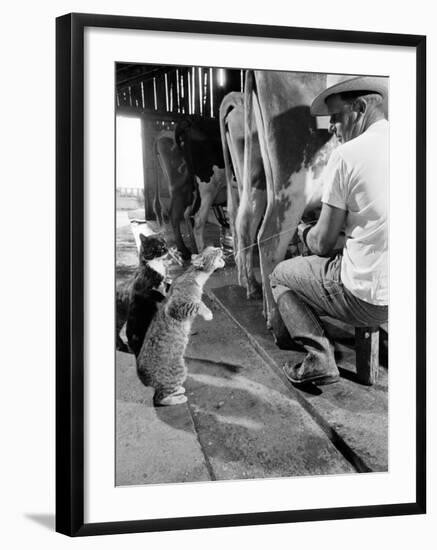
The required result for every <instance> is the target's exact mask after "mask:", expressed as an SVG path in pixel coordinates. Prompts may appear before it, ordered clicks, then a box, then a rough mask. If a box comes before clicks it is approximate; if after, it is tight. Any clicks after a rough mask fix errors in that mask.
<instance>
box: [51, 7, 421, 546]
mask: <svg viewBox="0 0 437 550" xmlns="http://www.w3.org/2000/svg"><path fill="white" fill-rule="evenodd" d="M85 27H106V28H112V29H137V30H155V31H173V32H182V33H184V32H189V33H201V34H205V33H206V34H213V35H214V34H221V35H228V36H233V35H239V36H245V37H264V38H282V39H298V40H312V41H322V42H323V41H326V42H331V41H334V42H340V43H345V44H347V43H350V44H356V43H360V44H375V45H390V46H403V47H408V48H414V50H415V52H416V61H417V73H416V93H417V95H416V155H417V156H416V166H417V169H416V197H417V207H416V220H417V221H416V250H417V264H416V277H417V278H416V280H417V287H416V293H417V294H416V304H417V306H416V326H417V333H416V341H417V347H416V366H415V369H416V381H417V386H416V388H417V389H416V437H417V440H416V499H415V501H414V502H405V503H397V504H387V505H371V506H357V507H342V508H328V509H315V510H314V509H312V510H294V511H271V512H262V513H243V514H229V515H217V516H198V517H175V518H164V519H145V520H141V521H121V522H108V523H84V336H83V333H84V306H83V302H84V300H83V299H84V177H83V173H84V29H85ZM56 72H57V76H56V133H57V145H56V159H57V163H56V181H57V187H56V208H57V214H56V231H57V235H56V276H57V287H56V342H57V351H56V396H57V400H56V464H57V469H56V530H57V531H58V532H60V533H64V534H66V535H69V536H86V535H98V534H115V533H134V532H146V531H161V530H177V529H199V528H208V527H225V526H240V525H258V524H274V523H288V522H297V521H321V520H332V519H346V518H365V517H381V516H392V515H408V514H423V513H425V511H426V439H425V434H426V402H425V396H426V386H425V384H426V379H425V364H426V341H425V339H426V336H425V334H426V309H425V308H426V305H425V304H426V256H425V249H426V234H425V228H426V208H425V199H426V191H425V177H426V164H425V163H426V153H425V152H426V107H425V105H426V37H425V36H417V35H401V34H386V33H371V32H356V31H339V30H326V29H311V28H295V27H282V26H264V25H249V24H235V23H222V22H207V21H184V20H172V19H154V18H142V17H124V16H112V15H95V14H68V15H64V16H62V17H59V18H57V21H56Z"/></svg>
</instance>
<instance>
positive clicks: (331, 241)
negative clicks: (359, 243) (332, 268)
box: [297, 203, 346, 256]
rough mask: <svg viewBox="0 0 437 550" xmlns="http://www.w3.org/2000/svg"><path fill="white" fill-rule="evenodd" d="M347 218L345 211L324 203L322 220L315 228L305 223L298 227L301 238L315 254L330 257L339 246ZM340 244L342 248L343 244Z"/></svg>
mask: <svg viewBox="0 0 437 550" xmlns="http://www.w3.org/2000/svg"><path fill="white" fill-rule="evenodd" d="M345 218H346V211H345V210H341V209H340V208H336V207H335V206H330V205H329V204H325V203H323V205H322V211H321V213H320V218H319V219H318V221H317V223H316V225H315V226H313V227H311V226H308V224H305V223H303V222H302V223H300V224H299V225H298V227H297V231H298V235H299V238H300V239H301V240H302V241H303V242H304V244H305V245H306V246H307V248H308V249H309V251H310V252H312V253H313V254H317V255H318V256H328V255H329V254H331V253H332V252H333V250H334V247H335V246H336V244H337V239H338V237H339V236H340V232H341V229H342V228H343V226H344V222H345ZM302 226H303V227H302ZM339 244H340V246H341V242H340V243H339Z"/></svg>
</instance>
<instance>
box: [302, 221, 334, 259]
mask: <svg viewBox="0 0 437 550" xmlns="http://www.w3.org/2000/svg"><path fill="white" fill-rule="evenodd" d="M303 237H304V242H305V244H306V246H307V248H308V249H309V251H310V252H312V253H313V254H317V256H328V255H329V254H331V253H332V252H333V251H334V250H341V249H342V248H343V246H344V235H343V234H340V235H339V236H338V238H337V242H336V243H335V245H334V246H332V243H331V242H329V240H328V239H326V238H323V236H321V235H320V232H319V231H318V227H317V225H316V226H314V227H310V228H309V229H308V230H307V231H306V232H304V234H303Z"/></svg>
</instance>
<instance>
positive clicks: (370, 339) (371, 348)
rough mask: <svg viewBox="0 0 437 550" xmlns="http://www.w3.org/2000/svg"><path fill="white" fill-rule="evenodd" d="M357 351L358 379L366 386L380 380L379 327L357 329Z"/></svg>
mask: <svg viewBox="0 0 437 550" xmlns="http://www.w3.org/2000/svg"><path fill="white" fill-rule="evenodd" d="M355 350H356V364H357V378H358V380H359V382H361V383H362V384H365V385H366V386H372V385H373V384H375V382H376V381H377V380H378V370H379V327H356V328H355Z"/></svg>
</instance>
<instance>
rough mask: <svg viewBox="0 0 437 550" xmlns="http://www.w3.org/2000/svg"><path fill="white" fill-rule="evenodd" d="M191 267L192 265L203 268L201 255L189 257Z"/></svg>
mask: <svg viewBox="0 0 437 550" xmlns="http://www.w3.org/2000/svg"><path fill="white" fill-rule="evenodd" d="M191 265H194V266H195V267H202V266H203V256H202V254H192V255H191Z"/></svg>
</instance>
